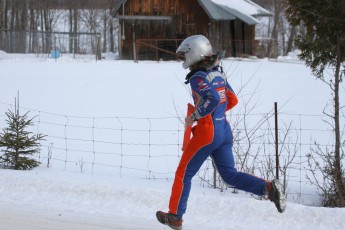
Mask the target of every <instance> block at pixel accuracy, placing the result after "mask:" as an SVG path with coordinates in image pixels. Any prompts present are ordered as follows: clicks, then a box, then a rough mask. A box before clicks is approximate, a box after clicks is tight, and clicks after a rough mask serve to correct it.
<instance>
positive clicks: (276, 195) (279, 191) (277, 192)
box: [268, 179, 286, 213]
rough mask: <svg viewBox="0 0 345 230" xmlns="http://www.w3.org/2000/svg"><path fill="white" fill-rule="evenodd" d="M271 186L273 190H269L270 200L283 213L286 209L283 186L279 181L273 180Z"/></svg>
mask: <svg viewBox="0 0 345 230" xmlns="http://www.w3.org/2000/svg"><path fill="white" fill-rule="evenodd" d="M271 185H272V186H271V188H270V189H269V190H268V199H269V200H270V201H272V202H273V203H274V204H275V205H276V207H277V209H278V212H280V213H283V212H284V211H285V209H286V198H285V194H284V188H283V185H282V184H281V183H280V182H279V180H277V179H274V180H272V181H271Z"/></svg>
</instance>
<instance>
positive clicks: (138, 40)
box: [114, 0, 271, 60]
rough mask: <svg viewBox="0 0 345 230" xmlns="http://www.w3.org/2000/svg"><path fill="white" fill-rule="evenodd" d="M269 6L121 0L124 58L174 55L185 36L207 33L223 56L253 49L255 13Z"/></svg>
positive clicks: (220, 0) (217, 0) (243, 1)
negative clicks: (222, 51) (224, 51)
mask: <svg viewBox="0 0 345 230" xmlns="http://www.w3.org/2000/svg"><path fill="white" fill-rule="evenodd" d="M259 16H261V17H262V16H271V14H270V12H268V11H267V10H265V9H264V8H262V7H260V6H259V5H257V4H255V3H253V2H251V1H249V0H237V1H234V0H123V1H121V2H120V4H119V5H118V8H117V9H116V10H115V11H114V17H116V18H118V19H119V24H120V29H119V35H118V38H119V43H118V44H119V51H120V56H121V58H122V59H134V60H172V59H176V58H177V56H176V54H175V51H176V48H177V47H178V45H179V44H180V43H181V41H182V40H183V39H185V38H186V37H188V36H191V35H195V34H203V35H205V36H206V37H208V38H209V40H210V41H211V44H212V46H213V50H214V52H215V51H218V50H226V56H235V57H236V56H244V55H255V25H256V24H257V23H258V20H257V19H256V17H259Z"/></svg>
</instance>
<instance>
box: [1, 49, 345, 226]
mask: <svg viewBox="0 0 345 230" xmlns="http://www.w3.org/2000/svg"><path fill="white" fill-rule="evenodd" d="M292 56H293V55H291V57H289V58H283V57H281V58H279V59H278V61H285V59H289V61H291V60H292V59H293V58H292ZM293 60H294V63H285V62H277V61H274V62H273V61H269V60H246V59H238V60H237V59H229V60H225V61H224V68H225V70H226V71H227V72H228V75H229V76H230V77H229V82H230V84H231V85H232V86H233V88H234V90H235V91H238V90H240V89H241V88H242V86H243V84H244V83H246V82H248V85H247V86H246V88H245V92H242V93H241V97H240V100H241V101H244V100H246V99H247V98H248V97H249V96H250V95H252V93H253V91H254V89H256V91H255V93H254V96H255V97H256V98H257V99H256V101H257V105H256V108H255V112H257V113H261V112H262V113H266V112H268V111H270V110H271V108H272V107H273V103H274V102H275V101H277V102H279V107H280V112H281V113H296V114H321V113H322V110H323V108H324V106H325V104H326V103H327V101H328V100H329V90H328V88H327V86H326V85H325V84H323V83H322V82H320V81H317V80H315V78H314V77H312V76H311V74H310V71H309V70H308V69H307V68H306V67H305V66H304V65H303V63H301V62H299V61H298V60H297V59H293ZM0 71H1V74H0V82H1V85H0V98H1V99H0V115H1V116H0V128H4V127H5V126H6V124H5V122H4V120H5V117H4V116H3V114H4V112H5V111H7V109H8V108H10V106H9V104H14V97H16V96H17V92H18V91H19V92H20V106H21V107H23V110H25V108H28V109H30V110H32V114H37V113H38V112H37V111H41V116H42V119H43V117H44V116H48V115H47V114H44V113H51V114H50V115H51V116H52V117H54V119H56V120H52V121H51V122H58V121H57V119H58V118H56V117H57V116H55V115H54V114H58V115H62V117H61V119H62V120H64V117H63V115H66V116H78V117H86V118H87V119H89V118H91V119H92V117H96V118H99V119H101V117H104V119H105V118H106V117H115V118H116V117H135V118H157V117H171V116H177V115H179V116H181V117H182V116H184V114H185V109H186V108H185V107H186V106H185V105H186V104H187V103H188V102H190V101H191V97H190V94H189V91H188V87H187V86H185V85H184V84H183V80H184V76H185V74H186V71H185V70H184V69H183V68H182V67H181V62H174V61H172V62H159V63H158V62H151V61H140V62H139V63H134V62H132V61H120V60H117V61H114V60H104V61H101V62H96V61H95V60H94V59H90V58H89V59H87V58H86V59H81V58H79V59H76V60H74V59H72V58H70V57H68V56H63V57H62V58H60V59H57V60H54V59H47V57H37V56H35V55H11V54H6V53H3V52H1V53H0ZM250 78H252V79H251V80H249V79H250ZM238 107H239V108H240V107H241V105H239V106H238ZM239 108H238V109H237V110H236V109H234V111H233V113H235V114H236V112H238V111H239ZM30 114H31V112H30V113H29V115H30ZM285 118H286V119H287V117H285ZM36 121H37V120H36ZM122 121H123V123H124V126H126V127H129V125H130V124H128V123H134V122H133V120H130V121H128V122H127V123H126V121H125V119H123V120H122ZM64 122H65V121H63V122H62V123H64ZM69 122H70V123H69V124H73V120H72V119H71V120H70V121H69ZM164 122H165V123H164V124H158V125H159V127H160V128H164V127H167V128H170V127H175V126H176V125H177V124H176V122H171V123H170V122H166V120H164ZM114 123H115V122H114ZM140 123H142V124H140ZM144 123H145V124H144ZM303 124H304V127H303V128H307V127H308V126H309V125H310V126H313V127H315V126H317V127H322V125H323V124H322V121H318V122H315V120H313V119H310V120H308V121H306V120H305V121H304V123H303ZM104 125H106V123H104ZM109 125H111V124H109ZM133 125H136V126H138V127H137V128H138V129H140V128H142V127H143V126H145V127H147V126H148V124H147V122H146V121H145V122H143V121H140V122H138V123H135V124H133ZM152 125H155V124H152ZM39 130H40V131H41V132H43V131H45V132H48V134H49V135H51V136H52V135H54V134H55V135H59V132H60V130H58V128H54V127H51V129H49V128H48V126H46V127H45V126H44V123H43V122H42V121H41V124H40V127H39ZM62 132H63V131H62ZM69 132H71V131H69ZM79 134H80V136H83V135H89V134H84V133H82V132H79ZM68 135H72V134H71V133H68ZM99 137H100V138H107V136H106V135H100V136H99ZM49 138H50V137H49ZM108 138H110V137H108ZM111 138H113V136H112V137H111ZM123 138H128V139H129V140H131V141H132V142H135V141H136V140H137V139H139V140H141V138H142V137H141V136H139V135H138V136H128V137H125V136H124V137H123ZM160 138H161V139H160V141H161V143H162V147H160V148H159V151H163V152H164V154H169V152H165V151H170V149H169V148H168V147H167V148H165V147H163V146H164V143H169V141H170V139H168V138H166V137H165V136H161V137H160ZM306 138H307V139H309V138H310V137H306ZM50 141H51V140H50ZM325 141H326V142H327V141H328V140H325ZM69 144H70V145H71V143H69ZM80 145H81V144H80ZM55 146H56V145H55V144H54V147H55ZM62 147H63V146H62ZM69 147H70V146H69ZM77 147H80V148H82V147H84V146H77ZM91 148H92V147H91ZM152 148H153V147H152ZM138 150H140V147H137V148H135V149H134V150H133V151H138ZM42 151H43V152H44V154H43V153H42V154H43V155H46V152H47V149H46V148H44V149H42ZM108 151H111V149H110V150H109V149H108ZM152 151H154V150H153V149H152ZM174 151H175V152H173V153H172V154H176V150H174ZM60 152H61V153H59V151H58V150H54V153H53V154H55V155H57V154H61V156H64V154H65V153H64V151H60ZM77 154H80V155H82V154H83V153H77ZM138 154H139V153H138ZM152 154H153V153H152ZM55 155H54V156H55ZM56 157H57V158H58V157H60V155H59V156H56ZM97 157H98V158H101V157H100V156H98V155H97ZM130 159H132V161H129V160H127V161H128V162H127V161H124V162H123V163H124V164H125V163H126V164H128V165H130V166H132V167H141V164H143V165H144V166H143V167H144V168H146V167H151V168H152V169H156V168H155V167H157V170H163V169H164V170H166V171H164V172H169V173H171V172H172V173H173V172H174V170H175V168H176V165H177V162H178V161H177V158H176V159H175V158H173V159H172V160H171V159H170V158H167V157H161V158H158V160H157V161H156V160H154V159H151V160H152V162H151V163H152V164H150V165H148V163H147V161H146V160H145V161H142V158H135V157H134V158H130ZM70 160H72V159H70ZM96 160H102V159H97V158H96ZM106 160H109V159H108V158H106ZM45 164H46V163H45V160H44V162H43V164H42V165H41V166H40V167H39V168H36V169H34V170H32V171H12V170H3V169H1V170H0V194H1V196H0V230H22V229H23V230H33V229H35V230H37V229H42V230H43V229H44V230H50V229H54V230H55V229H73V230H75V229H86V230H89V229H90V230H91V229H97V230H98V229H169V228H168V227H166V226H163V225H161V224H160V223H158V222H157V221H156V218H155V212H156V211H157V210H165V211H166V210H167V207H168V201H169V195H170V190H171V185H172V181H171V180H155V179H152V178H151V179H150V180H147V179H143V178H145V177H147V175H146V173H145V172H143V173H141V172H138V173H133V172H132V171H130V170H126V169H122V172H121V173H120V172H119V169H118V168H116V167H115V168H114V167H101V166H99V167H95V168H94V169H92V170H91V169H90V167H89V166H88V165H85V168H84V171H83V172H82V173H81V171H80V169H79V167H80V166H78V165H75V164H73V163H71V164H67V165H65V164H64V162H60V161H53V162H52V166H51V167H50V168H47V167H46V166H45ZM109 164H110V162H109ZM132 164H133V165H132ZM169 175H170V176H169V178H171V177H172V176H173V175H171V174H169ZM305 186H306V188H305V190H312V188H311V186H310V185H305ZM306 199H307V198H306ZM313 199H314V200H312V201H311V203H316V202H317V199H316V198H315V197H314V198H313ZM302 203H303V202H302ZM305 203H308V202H307V201H305ZM344 215H345V209H344V208H321V207H312V206H306V205H301V204H296V203H294V202H293V199H291V198H290V199H289V202H288V207H287V210H286V212H285V213H283V214H280V213H278V212H277V211H276V208H275V207H274V204H273V203H271V202H269V201H263V200H256V199H254V198H252V197H250V196H249V195H248V194H244V193H240V194H232V193H231V192H227V193H220V192H219V191H218V190H214V189H212V188H209V187H203V186H200V184H199V183H194V184H193V186H192V192H191V195H190V199H189V202H188V210H187V213H186V215H185V216H184V223H183V225H184V229H185V230H188V229H189V230H194V229H201V230H202V229H208V230H209V229H217V230H218V229H226V230H232V229H236V230H238V229H243V230H245V229H248V230H249V229H269V230H271V229H344V228H345V223H344V220H343V218H344Z"/></svg>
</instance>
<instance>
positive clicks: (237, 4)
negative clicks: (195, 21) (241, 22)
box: [212, 0, 270, 16]
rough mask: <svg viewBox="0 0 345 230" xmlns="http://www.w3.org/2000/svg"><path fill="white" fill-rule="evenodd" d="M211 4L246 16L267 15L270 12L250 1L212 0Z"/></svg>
mask: <svg viewBox="0 0 345 230" xmlns="http://www.w3.org/2000/svg"><path fill="white" fill-rule="evenodd" d="M212 2H214V3H216V4H218V5H223V6H227V7H229V8H231V9H235V10H237V11H239V12H241V13H243V14H246V15H252V16H255V15H258V14H269V13H270V12H269V11H268V10H266V9H264V8H262V7H261V6H259V5H257V4H255V3H254V2H252V1H247V0H212Z"/></svg>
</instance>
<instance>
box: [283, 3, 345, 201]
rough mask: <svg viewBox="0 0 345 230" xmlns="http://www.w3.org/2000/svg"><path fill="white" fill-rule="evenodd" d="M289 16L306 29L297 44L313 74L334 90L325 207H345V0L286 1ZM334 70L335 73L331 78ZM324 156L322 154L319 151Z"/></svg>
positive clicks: (324, 157)
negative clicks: (344, 122)
mask: <svg viewBox="0 0 345 230" xmlns="http://www.w3.org/2000/svg"><path fill="white" fill-rule="evenodd" d="M284 3H285V6H286V11H285V13H286V16H287V18H288V20H289V22H290V23H291V24H292V25H296V26H297V25H302V26H303V27H304V28H305V30H304V31H301V32H300V34H299V35H298V36H297V38H296V41H295V44H296V46H297V47H298V48H299V49H300V50H301V54H300V58H301V59H302V60H304V61H305V63H306V65H307V66H309V67H310V68H311V70H312V72H313V74H314V75H315V76H316V77H317V78H318V79H320V80H322V81H323V82H325V83H326V84H327V85H328V86H329V87H330V89H331V93H332V108H331V110H330V112H325V111H324V113H325V114H326V115H327V116H328V117H329V118H330V120H331V121H330V122H328V124H330V125H331V127H332V130H333V132H334V139H335V140H334V147H332V149H327V150H326V151H324V152H323V154H322V155H321V156H322V158H323V159H324V160H325V164H324V167H323V168H322V170H323V171H322V174H323V177H324V179H326V180H328V182H326V184H327V183H328V185H330V187H328V188H327V189H325V188H323V192H324V193H326V194H325V196H327V198H326V199H325V200H324V205H325V206H340V207H345V176H344V173H345V171H344V168H343V165H342V159H344V149H343V145H342V143H341V127H340V126H341V124H340V116H339V114H340V112H341V109H342V107H341V106H340V97H339V93H340V92H339V91H340V89H341V83H342V80H343V74H344V69H345V66H344V61H345V0H303V1H300V0H284ZM326 68H328V69H332V70H333V74H332V75H331V76H329V75H328V73H326V72H329V71H325V69H326ZM318 152H319V153H320V151H318Z"/></svg>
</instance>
